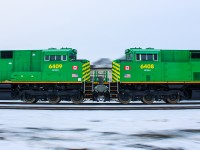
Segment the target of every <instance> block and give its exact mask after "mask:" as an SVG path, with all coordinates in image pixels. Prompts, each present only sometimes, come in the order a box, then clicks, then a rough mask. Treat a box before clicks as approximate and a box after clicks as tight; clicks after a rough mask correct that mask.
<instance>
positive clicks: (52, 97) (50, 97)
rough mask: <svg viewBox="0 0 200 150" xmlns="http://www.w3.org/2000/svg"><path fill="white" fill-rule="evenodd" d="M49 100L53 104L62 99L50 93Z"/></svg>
mask: <svg viewBox="0 0 200 150" xmlns="http://www.w3.org/2000/svg"><path fill="white" fill-rule="evenodd" d="M47 100H48V101H49V103H51V104H58V103H59V102H60V101H61V99H60V97H59V96H58V95H48V96H47Z"/></svg>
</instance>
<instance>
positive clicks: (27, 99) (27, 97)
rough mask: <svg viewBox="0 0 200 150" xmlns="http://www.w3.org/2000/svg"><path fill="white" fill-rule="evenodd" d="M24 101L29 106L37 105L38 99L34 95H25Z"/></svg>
mask: <svg viewBox="0 0 200 150" xmlns="http://www.w3.org/2000/svg"><path fill="white" fill-rule="evenodd" d="M22 100H23V101H24V102H25V103H27V104H34V103H37V99H36V98H35V97H34V96H33V95H30V94H25V95H24V96H23V98H22Z"/></svg>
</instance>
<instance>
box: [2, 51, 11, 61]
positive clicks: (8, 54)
mask: <svg viewBox="0 0 200 150" xmlns="http://www.w3.org/2000/svg"><path fill="white" fill-rule="evenodd" d="M12 58H13V51H2V52H1V59H12Z"/></svg>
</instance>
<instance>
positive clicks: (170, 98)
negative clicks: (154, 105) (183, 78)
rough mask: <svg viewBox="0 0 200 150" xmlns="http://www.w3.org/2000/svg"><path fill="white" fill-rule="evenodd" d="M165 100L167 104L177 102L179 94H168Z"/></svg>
mask: <svg viewBox="0 0 200 150" xmlns="http://www.w3.org/2000/svg"><path fill="white" fill-rule="evenodd" d="M166 101H167V103H169V104H177V103H178V102H179V101H180V96H179V95H178V94H172V95H169V96H168V97H167V100H166Z"/></svg>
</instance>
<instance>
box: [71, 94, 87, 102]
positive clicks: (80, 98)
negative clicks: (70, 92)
mask: <svg viewBox="0 0 200 150" xmlns="http://www.w3.org/2000/svg"><path fill="white" fill-rule="evenodd" d="M83 100H84V98H83V96H76V95H74V96H71V101H72V103H74V104H81V103H83Z"/></svg>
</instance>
